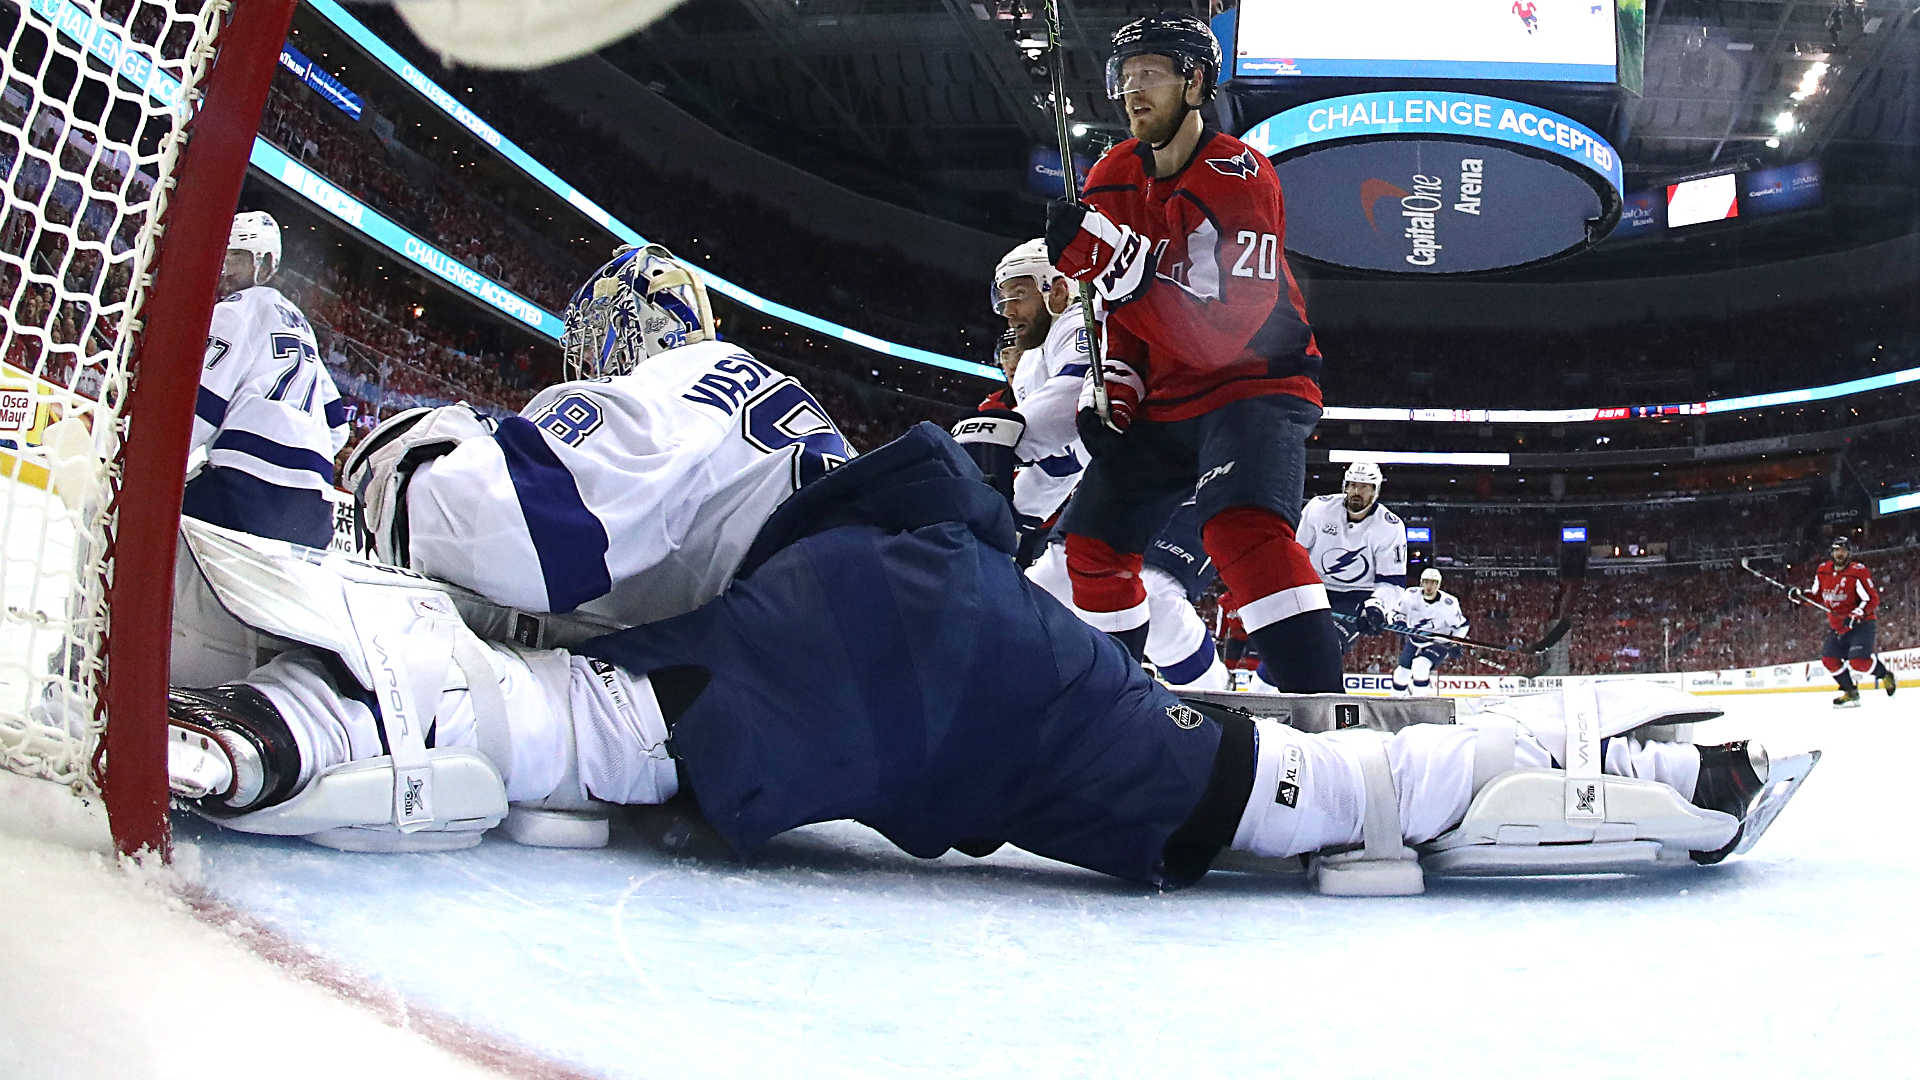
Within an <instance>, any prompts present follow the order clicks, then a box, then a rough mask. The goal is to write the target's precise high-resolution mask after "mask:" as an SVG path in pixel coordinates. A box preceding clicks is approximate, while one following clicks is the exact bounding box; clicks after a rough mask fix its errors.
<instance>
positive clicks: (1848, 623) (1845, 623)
mask: <svg viewBox="0 0 1920 1080" xmlns="http://www.w3.org/2000/svg"><path fill="white" fill-rule="evenodd" d="M1859 625H1860V620H1859V619H1856V618H1854V617H1853V616H1851V615H1848V616H1847V617H1846V618H1844V619H1841V620H1840V627H1841V629H1840V632H1841V633H1843V634H1851V633H1853V628H1854V627H1856V626H1859Z"/></svg>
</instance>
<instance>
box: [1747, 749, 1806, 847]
mask: <svg viewBox="0 0 1920 1080" xmlns="http://www.w3.org/2000/svg"><path fill="white" fill-rule="evenodd" d="M1819 763H1820V751H1818V750H1809V751H1807V752H1806V753H1804V754H1793V755H1791V756H1789V757H1784V758H1776V759H1774V760H1773V761H1772V762H1771V763H1770V767H1769V769H1768V771H1767V782H1766V786H1765V787H1763V788H1761V789H1760V793H1759V794H1758V795H1755V796H1754V797H1753V801H1752V802H1750V803H1748V804H1747V812H1746V813H1745V814H1743V815H1741V818H1740V834H1739V835H1738V836H1737V837H1735V838H1734V845H1733V851H1732V852H1731V854H1734V855H1744V854H1746V853H1747V852H1749V851H1752V850H1753V845H1755V844H1757V843H1759V842H1760V835H1761V834H1762V833H1764V832H1766V831H1767V829H1768V828H1770V827H1771V826H1772V825H1773V822H1774V819H1775V818H1778V817H1779V816H1780V811H1782V810H1784V809H1786V806H1787V801H1788V800H1790V799H1792V798H1793V796H1794V794H1795V793H1796V792H1798V791H1799V790H1800V785H1801V784H1802V783H1804V782H1806V779H1807V774H1809V773H1811V772H1813V767H1814V766H1815V765H1818V764H1819Z"/></svg>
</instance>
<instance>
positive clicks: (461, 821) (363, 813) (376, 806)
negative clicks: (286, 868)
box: [213, 747, 507, 851]
mask: <svg viewBox="0 0 1920 1080" xmlns="http://www.w3.org/2000/svg"><path fill="white" fill-rule="evenodd" d="M425 769H426V771H427V772H428V774H429V776H428V778H427V780H426V782H424V783H419V782H417V781H419V779H420V778H419V777H418V776H414V777H411V778H409V779H406V780H404V781H401V780H400V779H399V776H398V774H396V770H395V768H394V759H393V758H392V757H391V756H387V757H377V758H367V759H366V760H364V761H351V762H348V763H346V764H345V765H340V766H336V767H335V768H332V769H329V770H327V771H326V772H324V773H321V774H320V775H319V776H318V777H316V778H315V779H314V781H313V782H312V783H310V784H308V785H307V787H306V789H305V790H304V791H302V792H300V794H298V795H296V796H294V797H293V798H291V799H289V800H287V801H286V802H284V803H281V804H280V805H278V806H272V807H268V808H267V809H265V810H256V811H254V812H253V813H250V814H242V815H240V816H239V817H233V818H215V819H213V820H216V821H218V822H219V823H220V824H221V825H224V826H226V827H227V828H229V829H235V830H238V831H240V832H251V833H265V834H267V835H270V836H302V837H305V838H306V839H308V840H311V841H313V842H314V843H316V844H319V845H321V846H323V847H330V848H337V849H339V850H341V851H452V850H457V849H459V848H468V847H472V846H473V845H475V844H478V843H479V842H480V834H481V833H484V832H485V831H487V830H488V829H491V828H493V827H494V826H495V825H498V824H500V820H501V819H502V818H504V817H506V814H507V789H506V785H505V784H503V783H501V782H500V773H499V772H498V771H497V770H495V769H494V767H493V764H492V763H491V762H489V761H488V760H487V759H486V758H485V757H484V756H483V755H481V754H480V753H478V752H476V751H474V750H471V749H468V748H465V747H456V748H449V749H444V750H428V751H426V754H425ZM410 771H417V767H416V770H410ZM396 786H398V787H400V789H401V791H402V795H403V798H409V799H412V800H414V801H415V802H416V803H418V804H421V805H417V806H416V807H415V808H414V809H415V810H416V816H417V817H418V816H419V815H424V819H423V820H424V821H425V824H423V825H420V826H418V827H416V828H414V829H411V830H408V831H405V832H402V831H400V830H399V829H396V828H395V827H394V823H393V792H394V789H395V787H396Z"/></svg>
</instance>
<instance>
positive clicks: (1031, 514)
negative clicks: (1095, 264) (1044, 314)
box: [1010, 303, 1093, 521]
mask: <svg viewBox="0 0 1920 1080" xmlns="http://www.w3.org/2000/svg"><path fill="white" fill-rule="evenodd" d="M1092 359H1093V358H1092V354H1091V353H1090V352H1089V351H1088V349H1087V330H1086V325H1085V318H1084V317H1083V316H1082V315H1081V313H1080V305H1079V304H1078V303H1076V304H1074V305H1073V306H1072V307H1069V308H1068V309H1067V313H1066V314H1064V315H1060V316H1057V317H1056V318H1055V319H1054V320H1053V325H1052V326H1051V327H1049V328H1048V330H1047V340H1046V341H1045V342H1043V343H1042V344H1041V346H1040V347H1039V348H1037V349H1028V350H1027V351H1026V352H1025V353H1024V354H1022V355H1021V357H1020V363H1019V365H1018V366H1016V367H1015V368H1014V369H1013V378H1012V379H1011V380H1010V381H1011V383H1012V385H1013V398H1014V408H1016V409H1018V410H1019V411H1020V415H1021V416H1022V417H1024V418H1025V419H1026V421H1027V427H1026V430H1025V431H1024V432H1022V433H1021V435H1020V442H1019V443H1018V444H1016V445H1015V446H1014V448H1013V455H1014V457H1015V458H1016V459H1017V460H1018V461H1019V463H1020V465H1019V468H1018V470H1017V471H1016V472H1015V473H1014V474H1013V510H1014V513H1015V514H1017V515H1018V516H1020V517H1022V518H1026V519H1030V520H1033V521H1045V520H1046V519H1047V518H1050V517H1052V516H1053V514H1054V512H1055V511H1057V510H1059V509H1060V506H1061V504H1063V503H1065V502H1066V501H1067V496H1069V495H1071V494H1073V488H1074V485H1076V484H1078V483H1079V482H1080V474H1081V473H1082V472H1085V471H1086V468H1087V451H1086V449H1085V448H1084V447H1083V446H1081V444H1080V436H1079V434H1078V433H1077V432H1076V431H1075V430H1074V426H1073V414H1074V412H1075V411H1076V410H1077V409H1078V407H1079V404H1080V387H1081V385H1082V384H1083V383H1085V381H1086V378H1087V369H1088V367H1089V366H1090V365H1091V363H1092Z"/></svg>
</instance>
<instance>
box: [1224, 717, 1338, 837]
mask: <svg viewBox="0 0 1920 1080" xmlns="http://www.w3.org/2000/svg"><path fill="white" fill-rule="evenodd" d="M1253 727H1254V758H1253V791H1252V792H1251V793H1250V794H1249V795H1248V797H1247V808H1246V809H1245V810H1244V811H1242V812H1241V815H1240V825H1239V827H1238V828H1237V829H1235V830H1234V834H1233V845H1232V846H1233V850H1235V851H1245V852H1250V853H1252V854H1254V855H1264V856H1268V857H1271V858H1284V857H1286V856H1289V855H1303V854H1305V853H1307V852H1310V851H1319V850H1320V849H1322V848H1327V847H1334V846H1338V845H1342V844H1350V843H1353V842H1355V839H1356V838H1357V837H1359V835H1360V821H1361V815H1362V813H1363V812H1364V810H1365V804H1366V798H1365V794H1364V792H1365V786H1364V784H1363V783H1362V781H1361V776H1360V762H1359V758H1358V756H1357V755H1356V754H1354V753H1353V752H1352V750H1353V744H1351V743H1348V742H1344V741H1342V740H1340V739H1335V738H1329V737H1326V736H1320V735H1309V734H1307V733H1305V732H1302V731H1296V730H1294V729H1293V728H1290V727H1288V726H1287V725H1285V724H1283V723H1281V722H1280V721H1278V720H1275V719H1273V718H1271V717H1264V716H1262V717H1256V718H1255V719H1254V722H1253Z"/></svg>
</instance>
